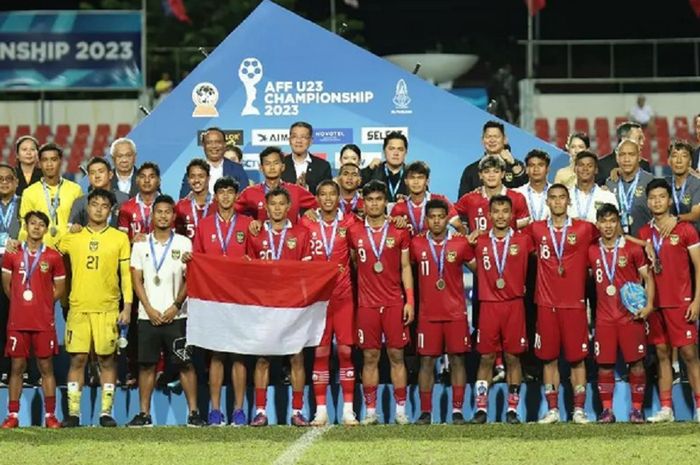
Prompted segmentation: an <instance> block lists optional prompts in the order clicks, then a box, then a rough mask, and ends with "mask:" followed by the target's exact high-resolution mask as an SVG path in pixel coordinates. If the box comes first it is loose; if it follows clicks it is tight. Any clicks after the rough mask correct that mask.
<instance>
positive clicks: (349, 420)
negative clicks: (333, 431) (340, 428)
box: [343, 410, 360, 426]
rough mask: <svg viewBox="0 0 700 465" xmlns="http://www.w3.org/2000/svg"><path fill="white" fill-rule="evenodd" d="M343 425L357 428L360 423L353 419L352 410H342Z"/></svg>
mask: <svg viewBox="0 0 700 465" xmlns="http://www.w3.org/2000/svg"><path fill="white" fill-rule="evenodd" d="M343 424H344V425H345V426H357V425H359V424H360V422H359V421H357V417H355V412H353V411H352V410H344V411H343Z"/></svg>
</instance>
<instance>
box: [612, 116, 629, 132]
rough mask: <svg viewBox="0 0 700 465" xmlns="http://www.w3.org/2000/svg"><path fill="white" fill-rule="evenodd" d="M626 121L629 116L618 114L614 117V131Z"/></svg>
mask: <svg viewBox="0 0 700 465" xmlns="http://www.w3.org/2000/svg"><path fill="white" fill-rule="evenodd" d="M626 121H629V118H627V117H626V116H618V117H617V118H615V127H614V128H613V131H616V130H617V127H618V126H619V125H621V124H622V123H624V122H626Z"/></svg>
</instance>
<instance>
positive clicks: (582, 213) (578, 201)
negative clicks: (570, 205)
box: [574, 184, 598, 219]
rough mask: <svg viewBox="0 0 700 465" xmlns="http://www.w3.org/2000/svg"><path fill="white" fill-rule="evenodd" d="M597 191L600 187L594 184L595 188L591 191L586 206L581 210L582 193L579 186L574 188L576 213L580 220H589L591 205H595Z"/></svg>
mask: <svg viewBox="0 0 700 465" xmlns="http://www.w3.org/2000/svg"><path fill="white" fill-rule="evenodd" d="M596 189H598V186H597V185H595V184H594V185H593V188H592V189H591V193H590V194H588V199H586V206H585V207H583V208H581V195H580V193H581V192H582V191H581V190H580V189H579V188H578V186H576V187H574V200H575V201H576V212H577V214H578V217H579V218H583V219H585V218H588V212H590V211H591V204H592V203H593V197H594V196H595V193H596Z"/></svg>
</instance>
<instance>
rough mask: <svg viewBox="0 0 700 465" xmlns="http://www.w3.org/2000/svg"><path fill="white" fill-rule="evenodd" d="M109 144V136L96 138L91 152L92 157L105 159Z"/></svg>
mask: <svg viewBox="0 0 700 465" xmlns="http://www.w3.org/2000/svg"><path fill="white" fill-rule="evenodd" d="M107 142H108V139H107V136H95V140H94V142H93V143H92V150H90V156H91V157H103V156H104V154H105V150H106V149H107Z"/></svg>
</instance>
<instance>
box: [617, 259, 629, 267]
mask: <svg viewBox="0 0 700 465" xmlns="http://www.w3.org/2000/svg"><path fill="white" fill-rule="evenodd" d="M617 266H619V267H620V268H624V267H626V266H627V257H620V258H618V259H617Z"/></svg>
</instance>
